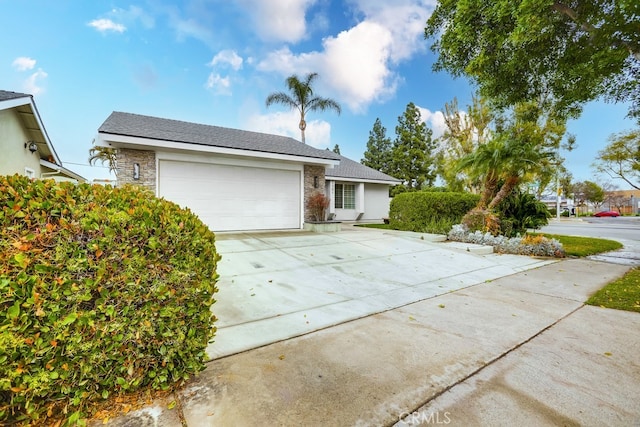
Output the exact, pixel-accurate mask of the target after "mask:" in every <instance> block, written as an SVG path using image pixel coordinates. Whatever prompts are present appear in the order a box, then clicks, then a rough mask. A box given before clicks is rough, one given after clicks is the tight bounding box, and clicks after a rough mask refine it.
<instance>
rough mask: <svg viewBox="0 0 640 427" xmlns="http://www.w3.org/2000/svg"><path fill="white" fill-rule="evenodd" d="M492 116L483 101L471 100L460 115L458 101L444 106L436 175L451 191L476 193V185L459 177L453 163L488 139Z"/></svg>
mask: <svg viewBox="0 0 640 427" xmlns="http://www.w3.org/2000/svg"><path fill="white" fill-rule="evenodd" d="M494 118H495V114H494V112H493V110H492V109H491V108H489V105H488V103H487V102H486V100H485V99H483V98H481V97H477V96H474V97H473V100H472V104H471V105H468V106H467V112H466V113H464V112H462V111H460V110H459V109H458V100H457V99H456V98H454V99H453V101H451V102H448V103H445V106H444V121H445V124H446V125H447V130H446V131H445V133H444V135H443V136H442V137H441V138H440V149H439V151H438V154H437V162H436V164H437V169H438V174H439V175H440V176H441V177H442V179H443V180H444V181H445V183H446V184H447V187H448V188H449V189H450V190H452V191H470V192H473V193H478V192H479V191H480V182H479V181H478V179H477V177H476V178H472V177H470V176H469V175H468V174H466V173H463V171H461V170H460V169H459V168H458V167H457V163H458V162H459V160H460V159H461V158H463V157H464V156H466V155H469V154H471V153H472V152H473V151H474V150H475V149H476V148H477V147H478V146H479V145H481V144H484V143H486V142H487V140H488V139H489V138H490V137H491V132H490V130H489V125H490V124H491V123H492V122H493V120H494Z"/></svg>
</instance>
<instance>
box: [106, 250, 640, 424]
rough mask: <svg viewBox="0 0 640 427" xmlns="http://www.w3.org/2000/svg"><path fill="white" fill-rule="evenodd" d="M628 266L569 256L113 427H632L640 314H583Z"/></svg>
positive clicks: (249, 357) (252, 362) (293, 343)
mask: <svg viewBox="0 0 640 427" xmlns="http://www.w3.org/2000/svg"><path fill="white" fill-rule="evenodd" d="M627 270H628V267H625V266H619V265H612V264H606V263H602V262H596V261H585V260H566V261H562V262H559V263H554V264H549V265H545V266H542V267H540V268H536V269H533V270H529V271H524V272H520V273H517V274H513V275H511V276H507V277H503V278H499V279H497V280H494V281H491V282H482V283H479V284H477V285H474V286H470V287H466V288H464V289H460V290H457V291H454V292H450V293H447V294H444V295H439V296H435V297H432V298H429V299H426V300H423V301H419V302H416V303H412V304H409V305H406V306H403V307H399V308H395V309H392V310H389V311H386V312H383V313H379V314H376V315H372V316H367V317H364V318H361V319H358V320H354V321H350V322H347V323H343V324H340V325H337V326H333V327H331V328H327V329H323V330H320V331H317V332H313V333H310V334H307V335H304V336H301V337H298V338H293V339H289V340H286V341H281V342H278V343H275V344H271V345H267V346H264V347H261V348H257V349H254V350H250V351H246V352H243V353H240V354H236V355H233V356H228V357H224V358H220V359H217V360H214V361H212V362H210V363H209V364H208V367H207V369H206V370H205V371H203V372H202V373H201V374H200V375H199V376H198V377H197V378H196V379H195V380H194V381H192V382H190V383H189V384H188V386H187V387H186V388H184V389H183V390H182V391H181V392H180V393H178V394H177V395H176V396H174V397H173V398H175V399H176V400H177V402H178V405H176V407H175V408H174V409H172V410H169V409H167V402H156V405H154V406H150V407H147V408H144V409H142V410H140V411H136V412H134V413H131V414H128V415H127V416H126V417H122V418H119V419H115V420H112V421H111V422H110V423H109V425H115V426H125V425H136V426H139V425H140V426H144V425H149V426H151V425H158V426H181V425H187V426H264V425H270V426H271V425H283V426H289V425H291V426H297V425H313V426H315V425H318V426H349V425H361V426H365V425H366V426H369V425H373V426H378V425H393V424H397V425H405V424H409V425H412V424H418V423H420V422H422V423H423V424H429V423H431V424H436V423H439V424H449V425H488V424H491V425H536V426H538V425H578V424H583V425H585V424H586V425H637V424H639V423H640V403H639V401H638V399H637V396H639V395H640V363H639V362H638V358H637V355H638V353H639V351H640V334H638V330H640V315H639V314H637V313H627V312H620V311H615V310H607V309H600V308H595V307H585V306H583V301H584V300H585V299H587V297H588V295H590V294H591V293H593V292H594V291H595V290H597V289H599V288H600V287H602V286H603V285H604V284H606V283H607V282H609V281H610V280H612V279H614V278H617V277H619V276H621V275H622V274H623V273H624V272H625V271H627Z"/></svg>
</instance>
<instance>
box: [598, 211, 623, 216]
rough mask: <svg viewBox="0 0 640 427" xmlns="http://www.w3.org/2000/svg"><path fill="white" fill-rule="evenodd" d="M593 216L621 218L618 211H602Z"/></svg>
mask: <svg viewBox="0 0 640 427" xmlns="http://www.w3.org/2000/svg"><path fill="white" fill-rule="evenodd" d="M593 216H597V217H601V216H614V217H615V216H620V214H619V213H618V212H616V211H602V212H597V213H594V214H593Z"/></svg>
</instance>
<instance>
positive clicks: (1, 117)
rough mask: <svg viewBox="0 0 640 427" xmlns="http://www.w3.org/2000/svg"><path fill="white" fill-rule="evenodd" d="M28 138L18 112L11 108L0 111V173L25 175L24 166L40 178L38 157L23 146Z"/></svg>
mask: <svg viewBox="0 0 640 427" xmlns="http://www.w3.org/2000/svg"><path fill="white" fill-rule="evenodd" d="M28 140H29V137H28V136H27V134H26V133H25V131H24V129H23V128H22V126H21V124H20V118H19V117H18V114H17V113H16V112H15V111H13V110H11V109H8V110H1V111H0V149H1V150H2V155H1V156H0V174H2V175H14V174H16V173H17V174H20V175H25V168H29V169H32V170H33V171H34V172H35V177H36V178H40V172H41V167H40V157H39V156H38V153H37V152H36V153H32V152H31V151H29V150H28V149H26V148H24V143H25V142H27V141H28Z"/></svg>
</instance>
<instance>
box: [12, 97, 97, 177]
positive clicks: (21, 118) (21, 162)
mask: <svg viewBox="0 0 640 427" xmlns="http://www.w3.org/2000/svg"><path fill="white" fill-rule="evenodd" d="M0 146H1V147H2V156H0V174H1V175H14V174H20V175H26V176H28V177H31V178H43V179H44V178H53V179H55V180H58V181H75V182H84V181H86V180H85V179H84V178H83V177H81V176H80V175H78V174H77V173H75V172H73V171H70V170H69V169H67V168H65V167H63V166H62V162H61V161H60V159H59V158H58V154H57V153H56V151H55V149H54V148H53V144H52V143H51V141H50V140H49V136H48V135H47V131H46V130H45V128H44V125H43V124H42V119H41V118H40V114H39V113H38V109H37V108H36V104H35V102H34V101H33V97H32V96H31V95H28V94H24V93H17V92H8V91H4V90H0Z"/></svg>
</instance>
